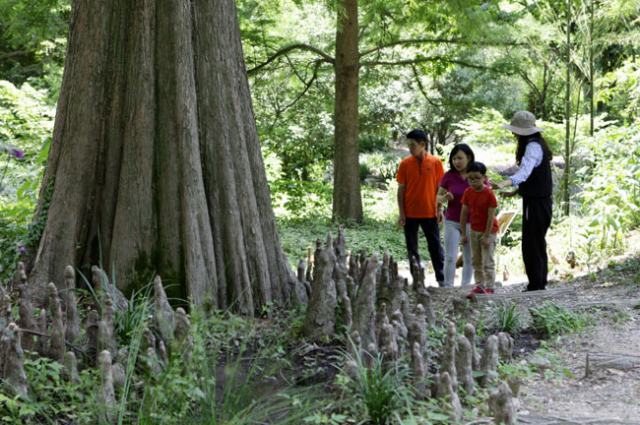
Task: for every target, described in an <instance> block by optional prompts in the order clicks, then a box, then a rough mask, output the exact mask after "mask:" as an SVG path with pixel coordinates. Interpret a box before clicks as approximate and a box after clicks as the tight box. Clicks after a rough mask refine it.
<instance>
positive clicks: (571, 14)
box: [0, 0, 640, 409]
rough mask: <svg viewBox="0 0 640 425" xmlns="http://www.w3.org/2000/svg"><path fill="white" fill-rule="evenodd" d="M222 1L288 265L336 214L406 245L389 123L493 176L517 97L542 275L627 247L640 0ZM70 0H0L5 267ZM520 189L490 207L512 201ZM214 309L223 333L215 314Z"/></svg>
mask: <svg viewBox="0 0 640 425" xmlns="http://www.w3.org/2000/svg"><path fill="white" fill-rule="evenodd" d="M236 6H237V12H238V19H239V21H240V28H241V32H242V41H243V48H244V56H245V62H246V69H247V73H248V75H249V82H250V85H251V94H252V97H253V108H254V113H255V117H256V122H257V127H258V133H259V137H260V141H261V147H262V153H263V156H264V159H265V164H266V168H267V178H268V181H269V186H270V190H271V199H272V203H273V206H274V209H275V212H276V218H277V222H278V230H279V236H280V242H281V244H282V247H283V249H284V251H285V253H286V254H287V257H288V260H289V262H290V263H291V265H292V266H295V265H296V264H297V262H298V260H299V259H300V258H306V257H307V255H308V251H307V250H308V247H313V246H314V244H315V239H316V238H317V237H323V236H324V235H326V233H327V231H329V230H331V231H333V232H334V234H335V233H337V226H338V224H339V223H342V224H345V225H346V229H345V233H346V238H347V246H348V247H349V249H351V250H353V251H359V250H361V249H366V250H367V251H369V252H384V251H386V252H389V253H390V254H392V255H393V256H394V258H396V259H404V256H405V250H404V240H403V236H402V232H401V230H399V229H398V228H397V227H396V224H395V223H396V219H397V205H396V200H395V193H396V184H395V172H396V170H397V166H398V163H399V161H400V160H401V159H402V155H404V154H407V152H405V151H404V150H403V143H404V140H403V135H404V134H405V133H406V132H407V131H408V130H410V129H412V128H423V129H424V130H425V131H427V134H428V137H429V150H430V152H432V153H433V154H435V155H439V156H440V157H441V158H442V159H443V160H446V158H447V157H448V153H449V151H450V148H451V147H452V146H453V144H454V143H456V142H465V143H468V144H470V145H471V146H472V147H473V148H474V150H475V151H476V155H477V159H479V160H481V161H484V162H485V163H486V164H487V165H489V166H490V169H491V170H492V174H491V175H490V177H491V178H492V179H500V178H501V177H499V173H504V172H505V171H507V170H510V169H512V168H513V166H514V156H515V155H514V151H515V146H514V141H513V139H512V136H511V135H510V134H509V133H508V132H506V131H504V130H503V129H502V128H501V125H502V124H504V123H505V122H507V121H508V119H509V118H510V117H511V116H512V114H513V113H514V112H515V111H518V110H522V109H526V110H531V111H532V112H534V113H535V114H536V116H537V117H538V125H539V126H541V127H543V128H545V130H546V131H545V137H546V138H547V140H548V141H549V142H550V144H551V146H552V149H553V151H554V153H555V156H554V164H555V167H554V175H555V181H556V182H557V184H556V192H555V198H554V201H555V202H554V222H553V225H552V229H551V231H550V235H549V242H550V246H551V252H552V254H555V257H557V258H555V259H554V261H553V263H554V264H553V266H552V267H553V269H552V270H551V273H552V277H555V278H560V279H570V278H571V277H572V276H573V275H572V273H571V271H570V268H571V267H572V264H569V263H567V262H566V261H562V260H563V259H564V258H565V257H567V256H568V255H569V253H572V255H574V256H575V258H576V262H577V264H578V265H579V267H581V268H583V269H584V270H585V271H587V272H592V271H594V270H595V269H596V268H597V267H598V266H599V265H601V264H603V263H604V264H606V263H607V262H608V261H609V259H610V258H611V257H613V256H615V255H617V254H621V253H624V252H625V251H626V250H627V249H628V248H629V244H630V242H629V241H630V239H629V237H628V235H629V234H630V233H631V232H634V231H636V230H637V227H638V224H640V210H639V207H640V200H639V199H640V196H639V195H640V193H639V192H640V190H639V189H640V188H639V185H640V183H639V182H640V164H639V162H638V160H639V158H640V127H639V126H638V114H639V113H640V58H639V57H638V49H639V47H640V43H639V41H638V40H640V38H639V37H638V35H640V31H639V30H640V21H639V19H640V2H637V1H628V0H627V1H625V0H599V1H598V0H591V1H587V0H568V1H552V0H546V1H529V0H522V1H501V2H500V1H487V2H478V1H469V0H458V1H429V2H413V1H409V2H391V1H382V0H379V1H377V0H367V1H364V0H361V1H356V0H345V1H342V2H333V1H328V0H327V1H304V0H295V1H294V0H291V1H287V0H264V1H237V2H236ZM70 10H71V8H70V3H69V2H68V1H58V0H48V1H20V0H0V149H1V151H0V253H1V255H0V279H1V280H2V281H8V280H10V279H11V278H12V277H13V275H14V272H15V267H16V264H17V262H18V261H19V260H20V259H21V258H22V256H24V255H25V254H29V253H28V252H26V253H25V252H24V251H25V250H27V249H28V247H29V246H33V245H34V243H36V242H37V241H38V240H39V239H40V237H41V234H42V225H43V224H42V223H41V222H38V221H37V220H36V221H34V220H33V211H34V209H35V206H36V204H37V201H38V195H39V193H40V190H41V188H40V183H41V181H42V176H43V172H44V166H45V165H46V161H47V158H48V152H49V148H50V145H51V137H52V128H53V122H54V117H55V108H56V101H57V97H58V94H59V91H60V84H61V81H62V72H63V67H64V61H65V50H66V43H67V38H66V37H67V31H68V21H69V14H70ZM354 10H355V12H354ZM354 20H355V25H354ZM347 28H349V29H350V31H346V29H347ZM353 28H355V29H356V31H355V33H354V32H353ZM349 34H350V35H349ZM354 34H355V36H354ZM336 87H339V88H340V89H339V90H336ZM354 87H355V92H354ZM354 93H355V97H354V96H353V94H354ZM354 102H355V103H354ZM336 116H340V117H346V118H345V119H343V120H342V121H340V120H334V117H336ZM356 142H357V143H356ZM354 149H355V150H354ZM354 152H355V154H354ZM354 158H355V160H356V162H355V164H356V165H355V166H354V162H353V159H354ZM354 175H355V177H354ZM353 182H355V183H356V184H355V185H353V184H352V183H353ZM518 202H519V201H518V200H504V201H502V203H501V206H500V208H501V209H505V210H516V211H519V210H520V207H519V205H518ZM45 210H46V205H45ZM519 230H520V219H519V218H518V217H516V220H515V221H514V223H513V224H512V225H511V227H510V230H509V232H508V233H507V234H506V235H505V237H504V238H503V240H502V246H501V247H500V250H499V255H500V261H501V264H502V266H501V267H503V266H506V267H507V268H508V269H510V270H511V271H512V272H515V273H517V271H518V270H520V267H521V260H520V252H519V233H520V232H519ZM25 247H26V248H25ZM558 259H560V260H558ZM501 271H502V270H501ZM233 325H234V323H233V322H232V323H231V326H230V327H231V328H233ZM218 326H219V327H220V328H219V329H217V330H216V331H217V332H222V329H225V331H227V332H230V333H233V329H231V330H229V328H228V326H229V324H228V323H226V324H224V325H222V324H218ZM274 355H275V354H274ZM31 366H32V367H33V366H34V365H31ZM36 370H37V369H36V368H35V367H34V368H32V373H34V374H37V372H35V371H36ZM190 396H191V397H197V395H194V394H190ZM7 405H8V404H7ZM44 405H45V403H43V404H42V406H44ZM43 409H44V408H43Z"/></svg>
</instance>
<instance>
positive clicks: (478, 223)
mask: <svg viewBox="0 0 640 425" xmlns="http://www.w3.org/2000/svg"><path fill="white" fill-rule="evenodd" d="M486 174H487V167H485V165H484V164H483V163H481V162H474V163H472V164H470V165H469V166H468V167H467V181H468V182H469V188H468V189H467V190H465V192H464V194H463V195H462V201H461V203H462V211H461V212H460V230H461V231H462V243H463V244H464V245H466V244H467V242H469V243H470V244H471V263H472V265H473V270H474V277H475V281H476V288H475V289H474V290H473V291H471V292H470V293H469V294H467V298H471V297H472V296H473V294H493V286H494V281H495V278H496V263H495V260H494V258H493V254H494V251H495V249H496V241H497V234H498V220H496V208H497V206H498V201H497V200H496V196H495V195H494V194H493V191H492V190H491V189H489V188H488V187H486V186H485V185H484V180H485V178H486V177H485V176H486ZM469 210H471V214H469ZM469 215H471V217H468V216H469ZM468 218H470V220H469V221H471V234H470V235H467V228H466V224H467V219H468Z"/></svg>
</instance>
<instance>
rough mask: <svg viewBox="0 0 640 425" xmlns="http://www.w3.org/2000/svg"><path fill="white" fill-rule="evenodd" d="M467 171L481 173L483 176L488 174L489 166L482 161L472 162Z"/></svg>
mask: <svg viewBox="0 0 640 425" xmlns="http://www.w3.org/2000/svg"><path fill="white" fill-rule="evenodd" d="M467 173H480V174H481V175H483V176H486V175H487V167H486V166H485V165H484V164H483V163H482V162H472V163H471V164H469V165H468V166H467Z"/></svg>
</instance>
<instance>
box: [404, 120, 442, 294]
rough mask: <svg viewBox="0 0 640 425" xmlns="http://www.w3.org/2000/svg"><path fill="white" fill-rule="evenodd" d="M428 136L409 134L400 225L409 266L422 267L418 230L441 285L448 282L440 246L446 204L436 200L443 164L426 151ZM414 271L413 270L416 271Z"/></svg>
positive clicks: (419, 132) (414, 131)
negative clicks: (445, 278) (416, 265)
mask: <svg viewBox="0 0 640 425" xmlns="http://www.w3.org/2000/svg"><path fill="white" fill-rule="evenodd" d="M426 142H427V135H426V134H425V133H424V131H422V130H412V131H411V132H409V134H407V145H408V146H409V151H410V152H411V156H409V157H407V158H405V159H403V160H402V162H401V163H400V167H399V168H398V176H397V178H396V180H397V181H398V184H399V185H398V208H399V209H400V216H399V217H398V226H400V227H404V238H405V241H406V243H407V252H408V254H409V264H411V263H412V258H415V259H416V262H417V263H418V266H419V267H420V268H422V265H421V263H420V254H419V253H418V231H419V229H420V228H422V232H423V233H424V235H425V237H426V238H427V245H428V247H429V255H430V256H431V264H433V270H434V271H435V274H436V280H437V281H438V285H440V286H442V285H443V282H444V274H443V264H444V252H443V251H442V245H441V244H440V227H439V226H438V225H439V224H440V223H441V222H442V220H443V218H444V215H443V214H442V204H440V203H438V202H437V201H436V194H437V193H438V185H439V184H440V181H441V180H442V176H443V175H444V167H443V166H442V161H440V158H437V157H435V156H433V155H429V154H428V153H427V151H426V149H425V148H426ZM412 272H413V270H412Z"/></svg>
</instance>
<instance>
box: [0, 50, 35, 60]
mask: <svg viewBox="0 0 640 425" xmlns="http://www.w3.org/2000/svg"><path fill="white" fill-rule="evenodd" d="M29 53H33V51H32V50H18V51H15V52H11V53H5V54H4V55H0V62H2V61H5V60H7V59H11V58H12V57H14V56H25V55H27V54H29Z"/></svg>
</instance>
